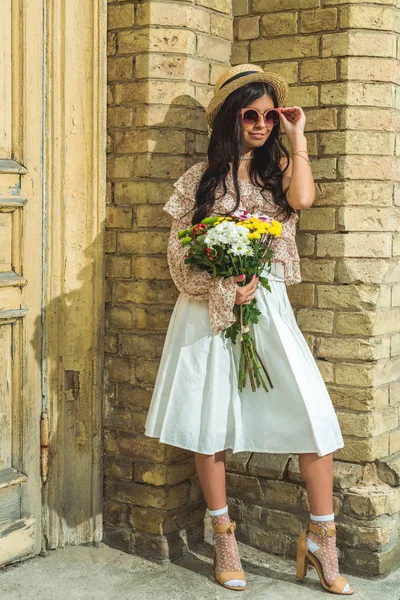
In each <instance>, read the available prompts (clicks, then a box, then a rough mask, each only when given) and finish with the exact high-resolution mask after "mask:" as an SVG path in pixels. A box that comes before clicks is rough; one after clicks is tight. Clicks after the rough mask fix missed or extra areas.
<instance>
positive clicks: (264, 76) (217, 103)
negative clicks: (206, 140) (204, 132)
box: [206, 71, 289, 129]
mask: <svg viewBox="0 0 400 600" xmlns="http://www.w3.org/2000/svg"><path fill="white" fill-rule="evenodd" d="M259 81H261V82H265V83H269V84H270V85H272V87H273V88H274V90H275V93H276V97H277V100H278V106H283V104H284V102H285V99H286V97H287V93H288V90H289V86H288V84H287V83H286V81H285V80H284V79H283V77H281V76H280V75H278V74H277V73H272V72H266V71H264V72H260V73H251V74H250V75H244V76H243V77H240V79H236V80H234V81H231V83H228V84H227V85H225V86H224V87H223V88H222V89H219V90H218V92H217V93H216V94H215V95H214V96H213V97H212V98H211V100H210V102H209V104H208V106H207V109H206V120H207V124H208V126H209V127H210V129H212V124H213V121H214V118H215V116H216V114H217V112H218V111H219V109H220V108H221V106H222V104H223V103H224V102H225V100H226V98H227V97H228V96H229V94H231V93H232V92H234V91H235V90H238V89H239V88H241V87H243V86H244V85H246V84H247V83H252V82H259Z"/></svg>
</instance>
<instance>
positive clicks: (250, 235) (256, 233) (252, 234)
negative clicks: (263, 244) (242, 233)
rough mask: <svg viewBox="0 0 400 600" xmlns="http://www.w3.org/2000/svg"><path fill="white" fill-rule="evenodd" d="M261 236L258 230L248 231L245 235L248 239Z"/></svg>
mask: <svg viewBox="0 0 400 600" xmlns="http://www.w3.org/2000/svg"><path fill="white" fill-rule="evenodd" d="M260 237H261V233H259V232H258V231H254V232H253V233H249V235H248V236H247V238H248V239H249V240H259V239H260Z"/></svg>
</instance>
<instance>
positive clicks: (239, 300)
mask: <svg viewBox="0 0 400 600" xmlns="http://www.w3.org/2000/svg"><path fill="white" fill-rule="evenodd" d="M244 279H245V275H239V276H238V277H234V278H233V280H234V281H243V280H244ZM257 283H258V277H256V276H255V275H253V277H252V278H251V281H250V283H248V284H247V285H243V286H241V285H237V284H236V300H235V304H250V302H251V301H252V300H253V298H254V294H255V293H256V289H257Z"/></svg>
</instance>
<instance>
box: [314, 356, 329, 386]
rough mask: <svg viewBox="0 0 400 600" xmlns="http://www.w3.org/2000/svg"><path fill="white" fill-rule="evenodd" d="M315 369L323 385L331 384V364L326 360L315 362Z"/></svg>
mask: <svg viewBox="0 0 400 600" xmlns="http://www.w3.org/2000/svg"><path fill="white" fill-rule="evenodd" d="M315 362H316V363H317V367H318V369H319V372H320V373H321V377H322V379H323V380H324V382H325V383H332V382H333V364H332V363H330V362H328V361H327V360H316V361H315Z"/></svg>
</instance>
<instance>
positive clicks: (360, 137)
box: [320, 131, 394, 156]
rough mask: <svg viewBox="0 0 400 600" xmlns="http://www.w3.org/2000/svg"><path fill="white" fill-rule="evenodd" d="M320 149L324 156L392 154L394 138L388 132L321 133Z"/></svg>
mask: <svg viewBox="0 0 400 600" xmlns="http://www.w3.org/2000/svg"><path fill="white" fill-rule="evenodd" d="M320 147H321V151H322V155H326V154H377V155H380V156H382V155H385V154H393V149H394V137H393V134H391V133H389V132H382V133H381V132H376V131H375V132H370V131H368V132H366V131H335V132H329V133H321V136H320Z"/></svg>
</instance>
